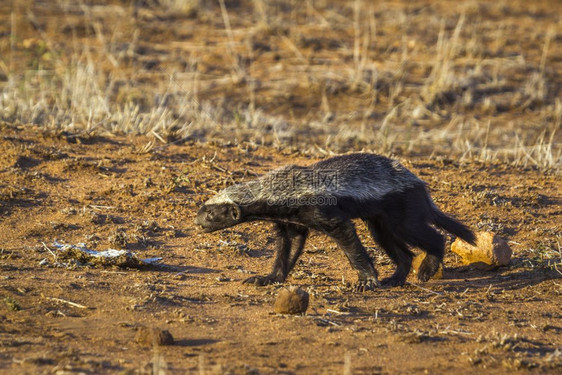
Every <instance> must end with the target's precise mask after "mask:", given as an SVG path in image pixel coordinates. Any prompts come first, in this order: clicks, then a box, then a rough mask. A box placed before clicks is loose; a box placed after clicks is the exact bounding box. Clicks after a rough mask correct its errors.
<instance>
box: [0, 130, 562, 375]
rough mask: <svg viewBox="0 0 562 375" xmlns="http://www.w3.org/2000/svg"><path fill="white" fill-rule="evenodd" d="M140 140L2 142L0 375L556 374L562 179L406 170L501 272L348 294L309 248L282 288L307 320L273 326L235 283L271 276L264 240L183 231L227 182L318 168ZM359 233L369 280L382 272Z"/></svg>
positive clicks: (3, 136)
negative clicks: (133, 263) (492, 234)
mask: <svg viewBox="0 0 562 375" xmlns="http://www.w3.org/2000/svg"><path fill="white" fill-rule="evenodd" d="M147 141H148V139H147V138H142V137H135V138H133V137H131V138H124V137H111V138H102V137H78V136H72V135H69V134H59V135H53V134H52V133H43V132H41V131H40V130H37V129H34V128H32V127H29V126H26V127H14V126H11V125H3V126H2V127H1V128H0V149H2V150H3V151H2V155H1V156H0V209H1V216H0V269H1V277H0V293H1V297H2V301H1V302H2V303H1V306H0V322H1V323H0V372H4V373H30V374H31V373H52V372H56V373H77V372H81V373H92V374H93V373H139V372H140V373H151V371H152V372H153V373H157V372H158V371H164V370H165V372H166V373H170V374H174V373H177V374H182V373H201V374H203V373H211V374H212V373H217V374H222V373H252V374H257V373H265V374H267V373H281V374H291V373H295V374H296V373H342V372H343V373H349V374H351V373H354V374H362V373H364V374H372V373H412V372H423V371H429V373H443V372H453V371H454V372H456V373H474V371H481V370H483V369H486V371H489V372H496V373H501V372H512V371H515V370H525V371H526V370H528V369H531V370H532V371H536V372H552V373H559V371H560V368H561V366H562V355H561V350H562V338H561V337H562V335H561V333H562V313H561V311H562V299H561V294H562V280H561V278H560V277H561V276H562V274H561V273H560V271H562V266H561V264H560V262H561V257H560V242H559V241H560V237H559V235H560V229H561V225H560V217H561V215H560V214H561V212H560V209H561V208H560V207H561V206H560V203H561V202H560V199H561V197H560V191H561V188H562V186H561V181H560V177H559V176H557V175H554V174H548V173H544V172H540V171H537V170H534V169H522V168H511V167H506V166H505V165H503V164H487V165H484V164H481V163H468V164H463V165H460V164H458V163H456V162H454V161H451V160H447V159H441V160H435V159H428V158H425V159H421V158H416V159H409V160H404V163H405V164H406V165H407V166H408V167H409V168H411V169H412V170H413V171H415V172H416V173H417V174H418V175H419V176H421V177H422V178H423V179H424V180H425V181H427V182H428V183H429V186H430V188H431V191H432V194H433V196H434V198H435V200H436V202H437V203H438V204H439V206H440V207H441V208H442V209H443V210H445V211H447V212H450V213H453V214H454V215H456V216H457V217H458V218H460V219H462V220H463V221H464V222H465V223H467V224H468V225H470V226H471V227H472V228H474V229H488V230H489V229H492V230H495V231H496V232H498V233H499V234H501V235H502V236H503V237H505V238H506V239H507V240H508V241H509V243H510V245H511V247H512V248H513V250H514V259H513V261H512V264H511V265H510V266H509V267H502V268H499V269H494V270H486V271H485V270H478V269H475V268H471V267H466V266H462V265H461V263H460V261H459V259H457V258H456V256H455V255H454V254H452V253H448V254H447V256H446V261H445V264H446V271H445V278H444V279H443V280H431V281H430V282H428V283H425V284H423V285H418V284H417V283H416V281H415V280H414V279H413V278H412V279H410V281H411V283H412V284H408V285H406V286H404V287H398V288H382V289H380V290H377V291H375V292H367V293H356V292H353V291H352V290H351V288H349V286H348V284H349V283H350V282H354V281H355V277H356V276H355V275H354V272H353V271H352V269H351V267H350V266H349V264H348V263H347V261H346V259H345V257H344V255H343V253H342V252H341V251H340V250H338V249H337V248H336V246H335V245H334V244H333V243H332V242H330V241H329V240H328V239H327V238H326V237H325V236H323V235H320V234H314V235H312V237H311V238H310V241H309V242H308V244H307V246H306V252H305V254H304V255H303V256H302V258H301V261H300V262H299V263H298V265H297V266H296V268H295V270H294V272H293V273H292V275H291V276H290V277H289V279H288V284H291V285H298V286H300V287H301V288H303V289H306V290H308V291H309V292H310V294H311V304H310V308H309V310H308V313H307V314H306V315H304V316H279V315H275V314H273V313H272V310H273V309H272V306H273V301H274V298H275V295H276V293H277V291H278V288H279V287H280V286H269V287H261V288H260V287H255V286H250V285H243V284H241V281H242V280H243V279H245V278H246V277H248V276H249V275H252V274H254V273H257V274H265V273H267V272H268V270H269V267H270V266H271V263H272V259H271V258H272V252H273V243H272V240H273V238H272V236H271V226H270V224H266V223H252V224H245V225H241V226H239V227H235V228H233V229H230V230H224V231H220V232H217V233H212V234H203V233H200V232H199V231H198V230H197V229H196V228H195V226H194V224H193V219H194V215H195V213H196V210H197V207H198V205H199V204H201V202H203V201H204V200H205V199H206V198H208V197H209V196H210V195H211V194H212V192H213V191H216V190H217V189H220V188H222V187H223V186H224V185H225V184H230V183H232V182H233V181H239V180H242V179H247V178H251V177H252V176H253V175H254V174H258V175H259V174H261V173H263V172H264V171H267V170H268V169H270V168H272V167H274V166H278V165H281V164H284V163H288V162H292V163H302V164H306V163H311V162H312V161H313V160H314V159H311V158H310V157H308V156H303V155H301V154H290V153H289V152H288V151H285V150H282V149H281V150H279V149H271V148H266V147H259V148H256V147H252V146H251V145H247V146H232V147H224V146H213V145H210V144H200V143H198V142H191V143H190V142H188V143H186V144H183V145H169V146H166V147H163V148H160V149H157V148H153V149H152V150H151V151H150V152H145V151H144V149H143V147H144V145H145V144H146V142H147ZM358 228H359V230H360V236H361V238H362V240H363V241H364V242H365V244H366V245H367V246H368V249H369V251H370V253H371V254H372V256H373V257H374V258H375V259H376V264H377V267H378V269H379V271H380V273H381V275H382V276H385V275H388V274H389V273H391V272H392V266H391V265H390V263H389V260H388V259H387V258H386V256H385V255H383V254H382V253H381V252H380V251H379V250H377V248H376V247H375V245H374V243H373V242H372V241H371V240H370V238H369V237H368V235H367V233H366V229H365V228H364V227H363V225H361V224H358ZM55 240H57V241H61V242H66V243H72V244H76V243H79V242H84V243H86V244H87V246H88V247H90V248H92V249H96V250H105V249H107V248H127V249H130V250H132V251H134V252H136V253H137V254H138V255H140V256H141V257H162V258H163V261H162V263H161V264H160V265H158V266H149V267H145V268H144V269H141V270H137V269H127V268H111V267H109V268H108V267H105V268H104V267H100V266H91V265H81V264H77V263H76V262H72V261H69V260H64V259H58V257H57V254H56V253H55V249H54V247H53V242H54V241H55ZM555 266H556V267H557V268H556V267H555ZM65 301H67V302H65ZM68 302H72V303H75V304H78V305H79V306H77V305H72V304H70V303H68ZM141 326H148V327H158V328H161V329H166V330H168V331H169V332H170V333H171V334H172V335H173V337H174V339H175V342H176V343H175V345H173V346H163V347H154V348H152V347H145V346H142V345H140V344H138V343H136V342H135V340H134V338H135V334H136V330H137V329H138V328H139V327H141ZM346 371H347V372H346Z"/></svg>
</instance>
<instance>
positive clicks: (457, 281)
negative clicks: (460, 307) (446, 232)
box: [428, 265, 562, 292]
mask: <svg viewBox="0 0 562 375" xmlns="http://www.w3.org/2000/svg"><path fill="white" fill-rule="evenodd" d="M482 267H483V266H481V265H469V266H462V267H455V268H447V269H446V271H445V278H444V279H442V280H433V281H432V282H431V283H432V284H433V283H435V284H437V285H441V286H443V287H444V288H445V290H447V291H449V292H454V291H456V292H462V291H464V290H466V288H472V289H486V288H488V287H489V286H490V285H493V286H494V288H495V289H498V288H499V289H505V290H517V289H522V288H525V287H528V286H534V285H538V284H540V283H542V282H544V281H547V280H554V279H562V274H560V273H559V272H557V271H556V270H554V269H549V268H534V269H519V270H518V269H515V270H511V271H509V272H502V269H505V268H504V267H497V268H490V267H489V266H488V269H485V267H484V269H482ZM428 287H429V288H431V287H430V286H428Z"/></svg>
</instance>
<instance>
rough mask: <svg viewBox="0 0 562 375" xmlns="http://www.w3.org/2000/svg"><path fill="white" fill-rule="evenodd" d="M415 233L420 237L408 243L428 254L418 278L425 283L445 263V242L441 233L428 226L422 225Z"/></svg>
mask: <svg viewBox="0 0 562 375" xmlns="http://www.w3.org/2000/svg"><path fill="white" fill-rule="evenodd" d="M413 233H419V235H417V236H416V237H415V238H413V239H410V240H409V241H408V242H409V243H410V244H411V245H412V246H417V247H419V248H421V249H422V250H424V251H425V252H426V255H425V258H424V260H423V261H422V263H421V264H420V267H419V269H418V276H417V277H418V280H419V281H423V282H425V281H428V280H429V279H430V278H431V276H433V275H435V273H436V272H437V270H438V269H439V265H440V264H441V263H442V262H443V256H444V254H445V240H444V238H443V236H442V235H441V234H439V232H437V231H436V230H435V229H433V228H432V227H431V226H429V225H427V224H425V225H421V226H420V228H419V229H417V231H414V232H413Z"/></svg>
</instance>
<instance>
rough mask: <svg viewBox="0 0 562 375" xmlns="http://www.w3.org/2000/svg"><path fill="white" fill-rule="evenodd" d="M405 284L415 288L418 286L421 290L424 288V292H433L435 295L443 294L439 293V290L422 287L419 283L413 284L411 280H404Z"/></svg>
mask: <svg viewBox="0 0 562 375" xmlns="http://www.w3.org/2000/svg"><path fill="white" fill-rule="evenodd" d="M406 284H408V285H412V286H415V287H416V288H420V289H421V290H425V291H426V292H429V293H433V294H436V295H438V296H442V295H443V293H439V292H436V291H433V290H431V289H427V288H424V287H423V286H421V285H417V284H413V283H411V282H409V281H406Z"/></svg>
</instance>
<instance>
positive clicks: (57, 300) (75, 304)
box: [43, 296, 91, 309]
mask: <svg viewBox="0 0 562 375" xmlns="http://www.w3.org/2000/svg"><path fill="white" fill-rule="evenodd" d="M43 297H45V296H43ZM45 298H46V299H48V300H51V301H55V302H62V303H66V304H67V305H70V306H73V307H77V308H79V309H90V308H91V307H88V306H84V305H81V304H79V303H76V302H72V301H67V300H65V299H62V298H55V297H45Z"/></svg>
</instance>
